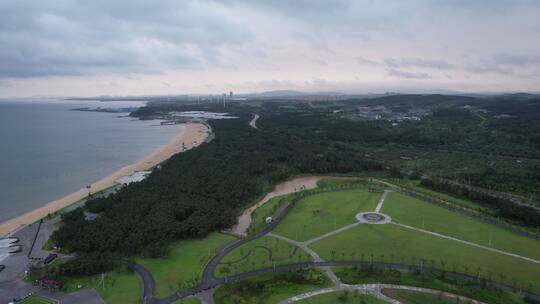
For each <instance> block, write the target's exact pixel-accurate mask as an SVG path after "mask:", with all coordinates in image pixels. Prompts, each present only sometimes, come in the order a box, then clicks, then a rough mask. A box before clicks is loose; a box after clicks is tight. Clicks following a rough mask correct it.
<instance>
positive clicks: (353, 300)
mask: <svg viewBox="0 0 540 304" xmlns="http://www.w3.org/2000/svg"><path fill="white" fill-rule="evenodd" d="M297 303H299V304H335V303H344V304H386V302H385V301H381V300H379V299H377V298H374V297H372V296H368V295H364V294H359V293H357V292H348V291H337V292H331V293H327V294H322V295H318V296H314V297H311V298H307V299H304V300H301V301H298V302H297Z"/></svg>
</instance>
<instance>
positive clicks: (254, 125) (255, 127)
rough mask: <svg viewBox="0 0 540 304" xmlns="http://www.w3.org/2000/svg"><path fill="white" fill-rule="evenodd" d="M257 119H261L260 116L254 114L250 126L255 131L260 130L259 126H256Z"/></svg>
mask: <svg viewBox="0 0 540 304" xmlns="http://www.w3.org/2000/svg"><path fill="white" fill-rule="evenodd" d="M257 119H259V115H258V114H255V113H253V119H252V120H251V121H250V122H249V125H250V126H251V127H252V128H253V129H258V128H257V125H256V123H257Z"/></svg>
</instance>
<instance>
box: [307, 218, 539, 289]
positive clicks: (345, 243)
mask: <svg viewBox="0 0 540 304" xmlns="http://www.w3.org/2000/svg"><path fill="white" fill-rule="evenodd" d="M311 248H313V249H314V250H315V251H316V252H318V253H319V255H320V256H321V257H322V258H323V259H327V260H342V259H345V260H350V259H352V260H364V261H370V260H371V259H372V258H373V259H374V260H379V261H386V262H390V261H392V260H393V261H394V262H399V263H406V264H417V265H419V264H420V262H421V261H422V260H424V262H423V263H424V265H426V266H434V267H437V268H445V269H447V270H451V271H458V272H466V273H468V274H470V275H474V276H476V275H478V274H480V276H481V277H485V278H488V279H490V278H491V279H494V280H497V281H503V282H505V283H506V284H512V285H519V286H520V287H522V288H524V289H529V288H531V289H533V290H535V291H536V292H538V291H540V284H539V282H538V278H540V265H539V264H535V263H532V262H528V261H525V260H522V259H518V258H514V257H510V256H506V255H502V254H499V253H495V252H491V251H487V250H485V249H481V248H476V247H472V246H469V245H465V244H461V243H458V242H455V241H451V240H447V239H443V238H439V237H436V236H432V235H429V234H426V233H422V232H417V231H413V230H410V229H406V228H402V227H399V226H395V225H392V224H388V225H360V226H357V227H354V228H352V229H350V230H347V231H344V232H342V233H340V234H337V235H335V236H332V237H329V238H326V239H323V240H321V241H319V242H316V243H314V244H313V245H312V246H311ZM372 255H373V256H372ZM441 261H442V263H441Z"/></svg>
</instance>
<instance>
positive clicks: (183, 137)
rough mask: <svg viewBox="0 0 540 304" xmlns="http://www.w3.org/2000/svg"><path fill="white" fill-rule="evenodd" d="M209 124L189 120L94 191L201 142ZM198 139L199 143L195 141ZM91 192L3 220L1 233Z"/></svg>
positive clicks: (41, 216)
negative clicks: (159, 144)
mask: <svg viewBox="0 0 540 304" xmlns="http://www.w3.org/2000/svg"><path fill="white" fill-rule="evenodd" d="M207 131H208V127H207V126H206V125H204V124H201V123H186V124H184V128H183V130H182V132H181V133H180V134H178V136H176V137H175V138H174V139H173V140H172V141H171V142H169V143H168V144H167V145H166V146H164V147H163V148H161V149H160V150H158V151H156V152H154V153H152V154H151V155H149V156H147V157H145V158H144V159H143V160H141V161H139V162H138V163H135V164H132V165H129V166H126V167H123V168H121V169H120V170H118V171H116V172H114V173H113V174H111V175H109V176H107V177H105V178H103V179H101V180H99V181H97V182H95V183H93V184H92V185H91V191H92V192H93V193H95V192H99V191H102V190H105V189H107V188H110V187H112V186H114V185H115V183H116V182H115V181H116V180H117V179H119V178H120V177H122V176H126V175H130V174H133V173H134V172H136V171H144V170H148V169H150V168H152V167H154V166H156V165H158V164H159V163H161V162H163V161H165V160H167V159H169V158H170V157H171V156H173V155H174V154H176V153H179V152H182V143H184V144H185V147H186V149H188V150H189V149H191V148H193V147H196V146H198V145H200V144H201V143H202V142H203V141H204V140H205V139H206V137H207V136H208V134H207ZM195 142H196V143H195ZM87 196H88V190H87V189H85V188H83V189H80V190H78V191H76V192H73V193H71V194H69V195H66V196H64V197H62V198H60V199H58V200H55V201H52V202H49V203H47V204H45V205H43V206H42V207H40V208H37V209H35V210H32V211H30V212H27V213H25V214H23V215H20V216H18V217H16V218H13V219H10V220H8V221H6V222H3V223H1V224H0V237H1V236H6V235H8V234H9V233H11V232H13V231H15V230H17V229H19V228H21V227H23V226H24V225H28V224H31V223H34V222H36V221H38V220H39V219H41V218H44V217H46V216H47V214H49V213H54V212H55V211H58V210H60V209H62V208H64V207H67V206H69V205H71V204H73V203H75V202H78V201H80V200H81V199H83V198H85V197H87Z"/></svg>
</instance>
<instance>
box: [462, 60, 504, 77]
mask: <svg viewBox="0 0 540 304" xmlns="http://www.w3.org/2000/svg"><path fill="white" fill-rule="evenodd" d="M463 70H464V71H466V72H469V73H472V74H484V73H494V74H502V75H511V74H513V73H514V71H513V70H512V69H510V68H505V67H500V66H498V65H496V64H493V63H476V64H471V65H467V66H465V67H464V68H463Z"/></svg>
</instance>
